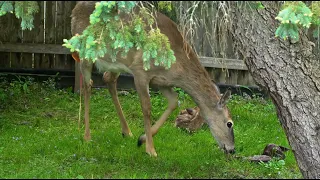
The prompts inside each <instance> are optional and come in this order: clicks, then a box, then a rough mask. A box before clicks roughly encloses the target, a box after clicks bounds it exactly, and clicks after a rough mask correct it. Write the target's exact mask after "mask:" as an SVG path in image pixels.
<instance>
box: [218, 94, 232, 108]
mask: <svg viewBox="0 0 320 180" xmlns="http://www.w3.org/2000/svg"><path fill="white" fill-rule="evenodd" d="M230 96H231V91H230V90H227V91H226V92H225V93H224V94H223V95H222V96H221V98H220V100H219V102H218V104H217V105H218V107H220V108H223V107H224V106H225V105H226V104H227V102H228V100H229V98H230Z"/></svg>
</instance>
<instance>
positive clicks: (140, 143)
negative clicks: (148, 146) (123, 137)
mask: <svg viewBox="0 0 320 180" xmlns="http://www.w3.org/2000/svg"><path fill="white" fill-rule="evenodd" d="M145 141H146V137H145V135H144V133H143V134H141V135H140V137H139V139H138V147H140V146H141V145H142V144H143V143H144V142H145Z"/></svg>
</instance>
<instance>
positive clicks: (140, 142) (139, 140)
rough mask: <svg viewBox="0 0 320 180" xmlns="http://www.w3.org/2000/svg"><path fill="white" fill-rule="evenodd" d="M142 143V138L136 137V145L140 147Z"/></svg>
mask: <svg viewBox="0 0 320 180" xmlns="http://www.w3.org/2000/svg"><path fill="white" fill-rule="evenodd" d="M142 144H143V142H142V140H141V139H140V138H139V139H138V147H140V146H141V145H142Z"/></svg>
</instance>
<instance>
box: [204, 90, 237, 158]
mask: <svg viewBox="0 0 320 180" xmlns="http://www.w3.org/2000/svg"><path fill="white" fill-rule="evenodd" d="M230 95H231V91H230V90H228V91H226V92H225V93H224V94H223V95H221V96H220V99H219V101H218V102H217V104H213V109H207V110H205V111H207V112H203V113H204V114H203V115H205V116H204V117H205V119H206V121H207V123H208V125H209V128H210V131H211V134H212V135H213V137H214V138H215V139H216V141H217V142H218V144H219V147H220V148H221V149H223V150H224V152H225V153H231V154H233V153H234V152H235V150H234V135H233V121H232V119H231V117H230V113H229V109H228V108H227V106H226V103H227V101H228V99H229V98H230Z"/></svg>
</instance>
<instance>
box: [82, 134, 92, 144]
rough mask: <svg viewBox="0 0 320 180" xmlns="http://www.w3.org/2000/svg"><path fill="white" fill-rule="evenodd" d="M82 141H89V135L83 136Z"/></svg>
mask: <svg viewBox="0 0 320 180" xmlns="http://www.w3.org/2000/svg"><path fill="white" fill-rule="evenodd" d="M83 139H84V140H85V141H87V142H88V141H90V140H91V136H90V135H89V136H84V137H83Z"/></svg>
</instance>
